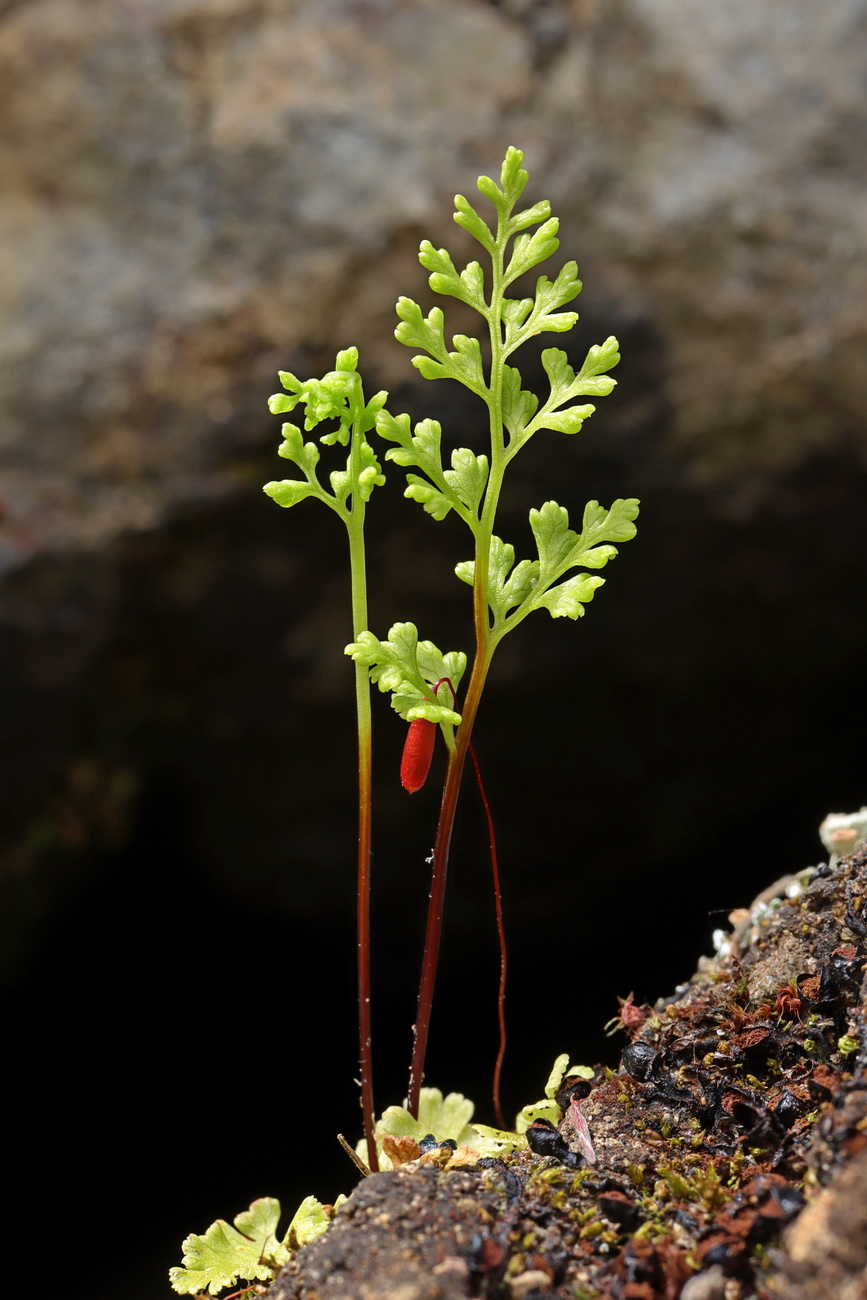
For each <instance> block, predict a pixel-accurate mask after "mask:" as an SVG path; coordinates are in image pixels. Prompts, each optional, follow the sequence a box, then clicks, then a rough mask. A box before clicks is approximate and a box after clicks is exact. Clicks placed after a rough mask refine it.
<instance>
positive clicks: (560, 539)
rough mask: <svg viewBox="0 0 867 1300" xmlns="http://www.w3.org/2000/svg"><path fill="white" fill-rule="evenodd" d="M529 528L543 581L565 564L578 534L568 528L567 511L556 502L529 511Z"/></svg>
mask: <svg viewBox="0 0 867 1300" xmlns="http://www.w3.org/2000/svg"><path fill="white" fill-rule="evenodd" d="M530 527H531V528H532V530H533V536H534V537H535V538H536V547H537V549H538V551H539V561H540V564H541V577H542V579H543V581H544V580H546V579H547V578H549V577H552V576H554V575H555V574H556V573H557V572H558V571H559V570H560V569H561V567H562V566H563V565H564V564H565V563H566V560H567V557H568V556H569V555H570V554H571V552H572V551H573V550H574V549H575V546H576V543H577V542H578V534H577V533H575V532H573V531H572V529H571V528H570V527H569V511H568V510H566V509H565V508H564V507H563V506H558V505H557V502H556V501H546V502H545V504H544V505H543V506H542V508H541V509H540V510H531V511H530Z"/></svg>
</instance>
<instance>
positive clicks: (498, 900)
mask: <svg viewBox="0 0 867 1300" xmlns="http://www.w3.org/2000/svg"><path fill="white" fill-rule="evenodd" d="M469 751H470V758H471V759H472V760H473V767H474V768H475V770H476V781H477V782H478V786H479V794H480V795H481V796H482V803H483V804H484V806H485V818H486V819H487V823H488V838H489V840H490V844H491V871H492V873H493V877H494V907H495V909H496V913H497V937H498V939H499V943H500V987H499V990H498V993H497V1019H498V1021H499V1025H500V1046H499V1049H498V1051H497V1059H496V1061H495V1062H494V1082H493V1088H492V1095H493V1100H494V1115H495V1116H496V1119H497V1124H498V1126H499V1127H500V1128H501V1129H504V1128H505V1127H506V1121H505V1120H504V1119H503V1107H502V1105H501V1104H500V1076H501V1074H502V1072H503V1058H504V1056H505V1055H506V929H505V926H504V925H503V896H502V893H501V892H500V867H499V863H498V861H497V840H496V837H495V835H494V819H493V817H492V815H491V807H490V804H489V803H488V797H487V795H486V794H485V786H484V783H483V781H482V771H481V768H480V767H479V760H478V759H477V758H476V751H475V750H474V749H473V745H472V742H470V744H469Z"/></svg>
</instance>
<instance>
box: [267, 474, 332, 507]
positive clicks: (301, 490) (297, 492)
mask: <svg viewBox="0 0 867 1300" xmlns="http://www.w3.org/2000/svg"><path fill="white" fill-rule="evenodd" d="M262 491H263V492H264V493H265V495H266V496H269V497H270V498H271V500H272V501H276V502H277V505H278V506H287V507H288V506H296V505H297V504H298V502H299V501H303V500H304V498H305V497H311V496H317V495H318V493H317V492H316V489H315V488H312V487H311V486H310V484H309V483H302V482H301V481H300V480H299V479H294V478H284V479H280V480H279V481H278V480H272V481H271V482H270V483H266V484H265V486H264V487H263V489H262Z"/></svg>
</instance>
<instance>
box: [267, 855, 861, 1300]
mask: <svg viewBox="0 0 867 1300" xmlns="http://www.w3.org/2000/svg"><path fill="white" fill-rule="evenodd" d="M799 890H800V892H798V891H799ZM731 921H732V922H733V924H734V926H735V928H734V930H733V933H732V934H731V935H730V936H729V938H728V942H727V945H724V948H725V947H726V946H727V947H728V951H725V952H724V955H721V956H719V957H716V958H713V959H703V960H702V962H701V963H700V968H699V970H698V971H697V972H696V974H695V975H694V976H693V978H692V979H691V980H690V981H689V983H688V984H686V985H682V986H681V987H680V988H678V990H677V992H676V994H675V996H673V997H670V998H664V999H662V1000H660V1001H659V1002H657V1003H656V1005H655V1006H654V1007H653V1008H636V1007H633V1006H632V1005H631V1004H627V1006H626V1007H625V1008H624V1009H623V1012H622V1020H623V1021H624V1022H625V1023H624V1024H623V1026H622V1028H623V1032H624V1034H625V1036H626V1037H627V1039H628V1042H627V1044H626V1046H625V1049H624V1051H623V1056H622V1061H621V1066H620V1069H619V1070H618V1071H617V1072H612V1071H611V1070H606V1069H604V1068H601V1067H600V1068H599V1069H597V1071H596V1075H595V1078H594V1079H593V1081H592V1082H581V1081H578V1082H576V1081H574V1080H573V1084H574V1085H575V1086H574V1087H572V1088H571V1089H569V1088H567V1089H566V1090H565V1091H564V1092H562V1093H561V1094H559V1095H558V1101H559V1102H560V1104H561V1106H562V1108H563V1118H562V1121H561V1123H560V1125H559V1128H558V1129H557V1128H554V1127H553V1125H550V1126H547V1127H546V1125H545V1124H544V1123H541V1124H537V1125H533V1126H532V1127H531V1129H530V1130H529V1132H528V1139H529V1142H530V1148H531V1149H530V1150H525V1151H522V1152H518V1153H513V1154H511V1155H508V1156H505V1157H503V1158H502V1159H492V1158H487V1159H480V1160H476V1159H475V1157H474V1156H473V1157H466V1156H464V1158H463V1160H456V1159H455V1157H454V1155H453V1154H452V1151H451V1149H449V1148H448V1147H440V1148H436V1149H435V1150H433V1151H430V1152H428V1153H427V1154H426V1155H424V1156H422V1157H421V1158H420V1159H415V1160H411V1161H410V1162H409V1163H407V1164H404V1165H402V1166H401V1167H400V1168H399V1169H397V1170H396V1171H395V1172H390V1173H381V1174H376V1175H373V1176H371V1177H370V1178H367V1179H365V1180H364V1181H363V1182H362V1183H361V1185H360V1186H359V1187H358V1188H357V1189H356V1191H355V1192H354V1193H353V1195H352V1196H351V1197H350V1198H349V1200H348V1201H347V1202H346V1203H345V1204H344V1205H343V1206H342V1207H341V1208H340V1209H339V1210H338V1212H337V1214H336V1216H335V1220H334V1223H333V1224H332V1226H331V1228H330V1229H329V1230H328V1232H326V1233H325V1234H324V1235H323V1236H322V1237H320V1238H318V1239H317V1240H316V1241H314V1242H312V1243H311V1244H310V1245H308V1246H306V1247H304V1248H303V1249H301V1250H300V1251H299V1252H298V1253H297V1255H296V1256H295V1257H294V1258H293V1259H292V1261H291V1262H290V1263H289V1264H288V1265H287V1266H286V1268H285V1269H284V1270H283V1272H282V1273H281V1274H280V1276H279V1277H278V1278H277V1279H276V1280H275V1281H274V1283H273V1284H272V1285H271V1287H270V1288H269V1289H268V1291H267V1296H268V1300H340V1298H342V1297H359V1298H362V1300H386V1297H387V1298H388V1300H457V1298H458V1297H465V1296H479V1297H500V1298H502V1300H509V1298H511V1297H515V1300H536V1298H537V1297H563V1298H564V1300H565V1298H566V1297H569V1298H570V1300H589V1298H590V1297H602V1298H603V1300H678V1298H679V1300H750V1298H752V1297H754V1298H755V1300H824V1298H825V1297H829V1298H830V1297H831V1296H833V1297H834V1300H865V1298H867V1150H865V1148H867V1071H865V1066H867V1035H865V1025H864V1016H863V999H864V992H865V988H864V986H865V983H867V981H865V980H864V970H865V962H867V849H862V850H860V851H859V852H858V853H856V854H853V855H852V856H850V857H848V858H846V859H844V860H843V862H842V863H840V864H839V865H838V866H836V867H835V868H833V869H832V868H831V867H827V866H823V867H820V868H819V869H818V870H817V871H816V872H815V873H814V874H813V876H812V877H811V879H810V880H809V883H807V884H806V885H805V886H804V885H803V882H801V881H799V879H798V878H797V877H791V878H788V879H786V880H783V881H779V882H777V884H776V885H774V886H772V887H771V889H769V890H766V891H765V893H764V894H763V895H761V896H760V898H759V899H757V900H756V902H755V903H754V904H753V906H752V908H750V909H749V910H746V909H744V911H742V912H740V913H733V914H732V917H731ZM585 1123H586V1130H585ZM582 1131H584V1136H583V1137H582V1136H581V1133H582ZM588 1136H589V1143H590V1144H589V1145H588V1140H587V1139H588ZM594 1155H595V1163H594V1162H593V1156H594ZM468 1159H469V1161H470V1163H469V1164H467V1163H466V1161H467V1160H468ZM449 1166H451V1167H449Z"/></svg>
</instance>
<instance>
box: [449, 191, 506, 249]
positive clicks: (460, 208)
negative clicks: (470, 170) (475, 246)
mask: <svg viewBox="0 0 867 1300" xmlns="http://www.w3.org/2000/svg"><path fill="white" fill-rule="evenodd" d="M453 220H454V221H456V222H457V224H458V225H459V226H463V228H464V230H468V231H469V232H470V234H471V235H472V237H473V239H475V240H478V242H479V243H480V244H481V245H482V247H483V248H484V249H485V250H486V251H487V252H488V253H493V251H494V248H495V247H496V245H495V243H494V236H493V234H492V233H491V230H490V228H489V226H488V225H487V224H486V223H485V222H484V221H483V220H482V218H481V217H480V216H479V214H478V212H476V210H475V208H474V207H473V205H472V204H471V203H469V202H468V201H467V200H466V199H465V198H464V196H463V194H456V195H455V214H454V218H453Z"/></svg>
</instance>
